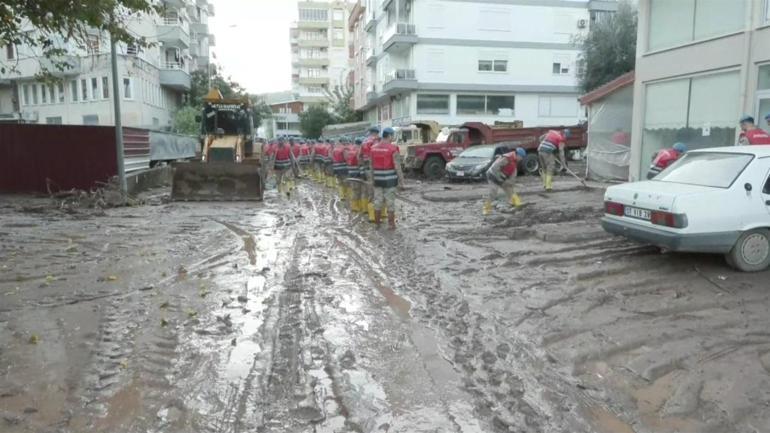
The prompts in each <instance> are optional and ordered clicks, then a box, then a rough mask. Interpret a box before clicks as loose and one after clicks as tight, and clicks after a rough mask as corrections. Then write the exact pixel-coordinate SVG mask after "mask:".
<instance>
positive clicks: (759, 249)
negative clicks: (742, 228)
mask: <svg viewBox="0 0 770 433" xmlns="http://www.w3.org/2000/svg"><path fill="white" fill-rule="evenodd" d="M726 260H727V263H728V264H729V265H730V266H732V267H733V268H735V269H737V270H739V271H743V272H759V271H763V270H765V269H767V267H768V266H770V231H768V230H765V229H757V230H750V231H747V232H745V233H743V234H742V235H741V237H739V238H738V241H737V242H736V243H735V245H734V246H733V249H732V250H731V251H730V252H729V253H728V254H727V255H726Z"/></svg>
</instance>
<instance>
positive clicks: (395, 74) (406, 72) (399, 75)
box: [385, 69, 417, 81]
mask: <svg viewBox="0 0 770 433" xmlns="http://www.w3.org/2000/svg"><path fill="white" fill-rule="evenodd" d="M416 79H417V77H416V75H415V73H414V69H395V70H393V71H391V72H389V73H388V74H386V75H385V80H386V81H395V80H416Z"/></svg>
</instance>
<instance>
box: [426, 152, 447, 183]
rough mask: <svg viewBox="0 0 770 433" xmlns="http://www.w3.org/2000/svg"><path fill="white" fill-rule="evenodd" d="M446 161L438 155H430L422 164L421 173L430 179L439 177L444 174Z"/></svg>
mask: <svg viewBox="0 0 770 433" xmlns="http://www.w3.org/2000/svg"><path fill="white" fill-rule="evenodd" d="M445 165H446V163H445V162H444V160H443V159H441V158H440V157H438V156H431V157H430V158H428V160H427V161H425V164H424V165H423V166H422V173H423V174H424V175H425V177H426V178H428V179H430V180H436V179H441V177H442V176H444V166H445Z"/></svg>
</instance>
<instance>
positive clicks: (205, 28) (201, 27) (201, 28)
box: [190, 23, 209, 35]
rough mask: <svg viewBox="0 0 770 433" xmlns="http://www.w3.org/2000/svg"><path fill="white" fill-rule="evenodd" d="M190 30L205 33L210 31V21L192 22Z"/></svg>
mask: <svg viewBox="0 0 770 433" xmlns="http://www.w3.org/2000/svg"><path fill="white" fill-rule="evenodd" d="M190 31H192V32H193V33H198V34H201V35H205V34H207V33H208V32H209V25H208V23H191V24H190Z"/></svg>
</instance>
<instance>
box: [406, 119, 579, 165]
mask: <svg viewBox="0 0 770 433" xmlns="http://www.w3.org/2000/svg"><path fill="white" fill-rule="evenodd" d="M549 129H556V130H563V129H569V130H570V133H571V134H570V138H569V139H567V150H578V149H584V148H585V147H586V127H585V126H583V125H575V126H537V127H531V128H517V127H515V126H511V125H510V124H507V125H504V126H490V125H487V124H484V123H481V122H468V123H464V124H463V125H462V126H460V127H459V128H444V129H442V130H441V132H440V133H439V135H438V138H436V141H435V142H432V143H424V144H412V145H409V146H407V147H406V149H405V153H406V155H404V165H405V167H406V169H407V170H409V171H414V172H418V173H421V174H423V175H424V176H425V177H426V178H428V179H440V178H442V177H444V174H445V173H444V166H446V164H447V162H449V161H451V160H452V159H453V158H454V157H455V156H457V155H458V154H460V152H462V151H463V150H465V149H466V148H468V147H470V146H475V145H477V144H496V143H510V144H511V146H512V147H523V148H524V149H525V150H526V151H527V158H526V160H525V161H524V168H525V170H526V172H527V173H529V174H535V173H537V172H538V170H539V168H540V167H539V163H538V159H537V147H538V145H539V144H540V142H539V139H540V136H542V135H543V134H545V133H546V132H548V130H549Z"/></svg>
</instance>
